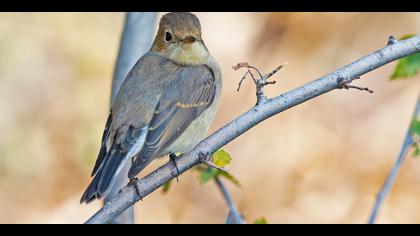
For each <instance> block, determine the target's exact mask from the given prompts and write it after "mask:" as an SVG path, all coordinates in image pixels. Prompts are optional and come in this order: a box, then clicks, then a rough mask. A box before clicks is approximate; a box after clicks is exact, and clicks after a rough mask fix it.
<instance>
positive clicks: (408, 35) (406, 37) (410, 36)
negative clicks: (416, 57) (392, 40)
mask: <svg viewBox="0 0 420 236" xmlns="http://www.w3.org/2000/svg"><path fill="white" fill-rule="evenodd" d="M414 36H416V35H415V34H406V35H404V36H402V37H401V38H400V40H404V39H409V38H412V37H414Z"/></svg>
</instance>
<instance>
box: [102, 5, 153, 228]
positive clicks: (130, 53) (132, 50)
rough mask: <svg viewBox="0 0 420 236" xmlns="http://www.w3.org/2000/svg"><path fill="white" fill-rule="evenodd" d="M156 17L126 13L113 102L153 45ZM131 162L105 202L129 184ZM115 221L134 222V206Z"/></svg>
mask: <svg viewBox="0 0 420 236" xmlns="http://www.w3.org/2000/svg"><path fill="white" fill-rule="evenodd" d="M156 17H157V13H156V12H142V13H134V12H129V13H127V14H126V17H125V24H124V31H123V33H122V37H121V43H120V48H119V52H118V57H117V61H116V65H115V70H114V76H113V80H112V90H111V99H110V103H111V104H112V101H114V98H115V96H116V94H117V92H118V89H119V88H120V86H121V84H122V82H123V81H124V79H125V77H126V75H127V74H128V72H129V71H130V69H131V68H132V67H133V66H134V64H135V63H136V61H137V60H138V59H139V58H140V57H141V56H142V55H143V54H144V53H146V52H147V50H149V48H150V46H151V45H152V40H153V34H154V31H155V25H156ZM129 164H130V162H128V164H126V165H125V166H124V168H123V169H122V171H121V172H120V174H119V175H118V176H117V177H116V179H115V183H114V185H113V187H112V189H111V191H110V193H109V194H108V195H107V196H106V197H105V199H104V202H105V203H106V202H108V201H110V200H111V199H112V198H114V197H115V196H116V195H117V194H118V192H119V191H120V189H121V188H123V187H124V186H125V185H127V183H128V178H127V173H128V169H129V167H130V166H129ZM113 223H116V224H133V223H134V208H133V207H130V208H128V209H127V210H126V211H125V212H123V213H121V215H120V216H118V217H117V218H115V219H114V221H113Z"/></svg>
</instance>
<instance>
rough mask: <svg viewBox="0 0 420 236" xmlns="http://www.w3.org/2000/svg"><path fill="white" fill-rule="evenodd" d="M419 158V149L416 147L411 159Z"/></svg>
mask: <svg viewBox="0 0 420 236" xmlns="http://www.w3.org/2000/svg"><path fill="white" fill-rule="evenodd" d="M419 156H420V147H419V146H418V145H417V146H416V147H415V149H414V152H413V157H419Z"/></svg>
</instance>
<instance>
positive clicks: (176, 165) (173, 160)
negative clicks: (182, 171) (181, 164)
mask: <svg viewBox="0 0 420 236" xmlns="http://www.w3.org/2000/svg"><path fill="white" fill-rule="evenodd" d="M177 158H178V157H177V155H175V154H174V153H171V154H169V160H170V161H171V162H172V164H173V165H174V166H175V169H176V176H175V178H176V182H177V183H179V179H178V176H179V169H178V164H177V163H176V159H177Z"/></svg>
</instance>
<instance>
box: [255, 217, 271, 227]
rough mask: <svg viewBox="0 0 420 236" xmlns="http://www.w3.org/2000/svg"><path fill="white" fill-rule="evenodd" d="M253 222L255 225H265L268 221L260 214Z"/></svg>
mask: <svg viewBox="0 0 420 236" xmlns="http://www.w3.org/2000/svg"><path fill="white" fill-rule="evenodd" d="M253 224H256V225H266V224H268V221H267V219H266V218H265V217H264V216H261V217H260V218H258V219H256V220H254V223H253Z"/></svg>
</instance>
